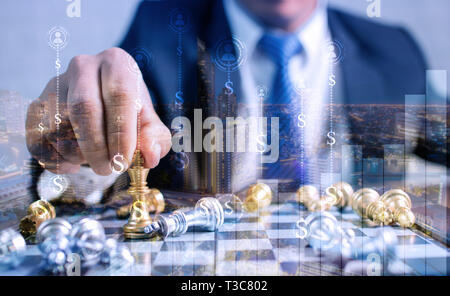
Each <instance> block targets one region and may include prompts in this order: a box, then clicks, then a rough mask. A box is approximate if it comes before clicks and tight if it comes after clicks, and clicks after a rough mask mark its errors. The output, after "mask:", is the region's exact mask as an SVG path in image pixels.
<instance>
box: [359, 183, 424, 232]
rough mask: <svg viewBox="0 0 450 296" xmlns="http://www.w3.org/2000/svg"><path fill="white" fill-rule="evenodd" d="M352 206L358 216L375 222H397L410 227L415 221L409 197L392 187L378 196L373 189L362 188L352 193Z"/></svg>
mask: <svg viewBox="0 0 450 296" xmlns="http://www.w3.org/2000/svg"><path fill="white" fill-rule="evenodd" d="M352 208H353V209H354V210H355V212H356V213H357V214H358V215H359V216H361V217H362V218H365V219H370V220H371V221H373V222H374V223H376V224H383V225H390V224H392V223H398V224H399V225H400V226H401V227H411V226H413V225H414V222H415V216H414V214H413V212H412V211H411V199H410V198H409V196H408V194H407V193H406V192H404V191H403V190H401V189H392V190H389V191H387V192H385V193H384V194H383V195H382V196H380V195H379V194H378V192H376V191H375V190H373V189H370V188H362V189H360V190H358V191H356V192H355V193H354V194H353V198H352Z"/></svg>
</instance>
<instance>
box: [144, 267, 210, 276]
mask: <svg viewBox="0 0 450 296" xmlns="http://www.w3.org/2000/svg"><path fill="white" fill-rule="evenodd" d="M151 275H153V276H211V275H214V265H191V266H188V265H160V266H154V267H153V269H152V274H151Z"/></svg>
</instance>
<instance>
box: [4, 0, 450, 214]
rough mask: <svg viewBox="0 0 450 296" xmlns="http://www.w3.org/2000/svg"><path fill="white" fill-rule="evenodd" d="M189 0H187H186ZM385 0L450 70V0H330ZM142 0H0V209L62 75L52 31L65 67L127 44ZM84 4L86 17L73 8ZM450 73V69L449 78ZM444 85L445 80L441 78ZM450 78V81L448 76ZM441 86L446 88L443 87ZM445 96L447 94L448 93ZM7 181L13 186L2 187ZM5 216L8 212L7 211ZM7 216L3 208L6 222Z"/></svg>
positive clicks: (384, 10)
mask: <svg viewBox="0 0 450 296" xmlns="http://www.w3.org/2000/svg"><path fill="white" fill-rule="evenodd" d="M162 1H163V0H162ZM186 1H187V0H186ZM224 1H227V0H224ZM374 1H379V3H380V10H379V15H375V16H374V15H372V17H370V18H371V19H372V20H373V21H375V22H382V23H388V24H394V25H399V26H403V27H405V28H406V29H407V30H409V31H410V32H411V33H412V34H413V36H414V37H415V38H416V40H417V42H418V43H419V45H420V47H421V48H422V50H423V52H424V54H425V57H426V59H427V61H428V67H429V69H435V70H445V71H448V70H449V69H450V58H449V52H450V38H449V37H448V36H449V28H450V18H449V17H448V12H449V11H450V1H448V0H432V1H426V2H425V1H421V0H329V1H328V2H329V4H330V5H332V6H335V7H339V8H342V9H343V10H346V11H349V12H352V13H355V14H357V15H361V16H363V17H366V18H369V15H370V13H369V14H368V12H367V9H368V6H370V5H373V3H374ZM139 2H141V0H114V1H111V0H2V1H1V4H0V40H1V46H0V106H1V107H0V209H1V208H2V207H1V203H2V202H7V201H8V197H12V196H16V195H17V194H18V193H20V191H21V190H23V188H26V186H24V185H25V184H28V183H27V182H28V180H27V179H26V178H24V176H27V175H28V174H27V170H28V169H29V167H27V163H28V162H27V160H28V158H29V156H28V153H27V150H26V148H25V140H24V128H25V112H26V109H27V105H28V103H29V102H30V101H31V100H33V99H34V98H36V97H38V96H39V95H40V92H41V91H42V90H43V88H44V87H45V85H46V83H47V82H48V81H49V79H50V78H52V77H53V76H55V67H54V61H55V51H54V50H53V49H52V48H50V47H49V46H48V43H47V39H48V32H49V30H50V29H51V28H52V27H54V26H62V27H64V28H65V29H66V30H67V32H68V33H69V41H68V45H67V46H66V48H64V49H63V50H62V51H61V60H62V70H63V71H65V69H66V67H67V65H68V63H69V62H70V59H71V58H72V57H73V56H75V55H79V54H96V53H98V52H100V51H102V50H104V49H107V48H109V47H112V46H116V45H118V44H119V43H120V41H121V39H122V38H123V36H124V34H125V33H126V31H127V30H128V26H129V24H130V21H131V20H132V18H133V16H134V13H135V11H136V8H137V5H138V4H139ZM78 3H79V4H80V6H79V7H80V16H79V17H77V16H73V17H70V16H69V14H68V12H67V9H68V7H70V6H71V5H76V4H78ZM449 77H450V76H448V75H447V79H448V78H449ZM440 85H442V83H441V84H440ZM447 85H449V83H448V82H447ZM436 87H437V91H439V90H440V89H441V90H442V89H445V87H443V88H439V85H437V86H436ZM443 95H444V96H445V94H443ZM2 180H3V181H5V180H7V186H6V185H5V186H2ZM3 215H7V214H4V213H3ZM2 219H7V217H6V218H5V217H3V218H2V215H1V214H0V222H1V220H2Z"/></svg>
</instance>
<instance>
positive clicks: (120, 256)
mask: <svg viewBox="0 0 450 296" xmlns="http://www.w3.org/2000/svg"><path fill="white" fill-rule="evenodd" d="M100 258H101V259H100V260H101V262H102V263H103V264H109V266H110V267H111V268H113V269H122V268H126V267H128V266H131V265H133V263H134V257H133V255H131V252H130V250H129V249H128V248H127V247H126V246H123V245H120V244H119V243H118V242H117V240H115V239H113V238H108V239H107V240H106V242H105V245H104V248H103V252H102V254H101V257H100Z"/></svg>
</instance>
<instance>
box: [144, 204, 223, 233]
mask: <svg viewBox="0 0 450 296" xmlns="http://www.w3.org/2000/svg"><path fill="white" fill-rule="evenodd" d="M223 221H224V211H223V207H222V205H221V204H220V202H219V201H218V200H217V199H215V198H213V197H204V198H202V199H200V200H199V201H198V202H197V204H196V205H195V208H194V209H193V210H178V211H175V212H173V213H172V214H170V215H161V216H160V218H159V220H157V221H155V222H152V223H151V224H150V225H148V226H146V227H145V229H144V231H145V232H146V233H149V234H153V235H154V234H159V235H161V236H162V237H163V238H166V237H168V236H169V235H172V236H178V235H182V234H184V233H186V231H187V230H188V228H189V227H192V226H196V227H199V228H201V229H204V230H207V231H215V230H217V229H218V228H219V227H220V226H221V225H222V224H223Z"/></svg>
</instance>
